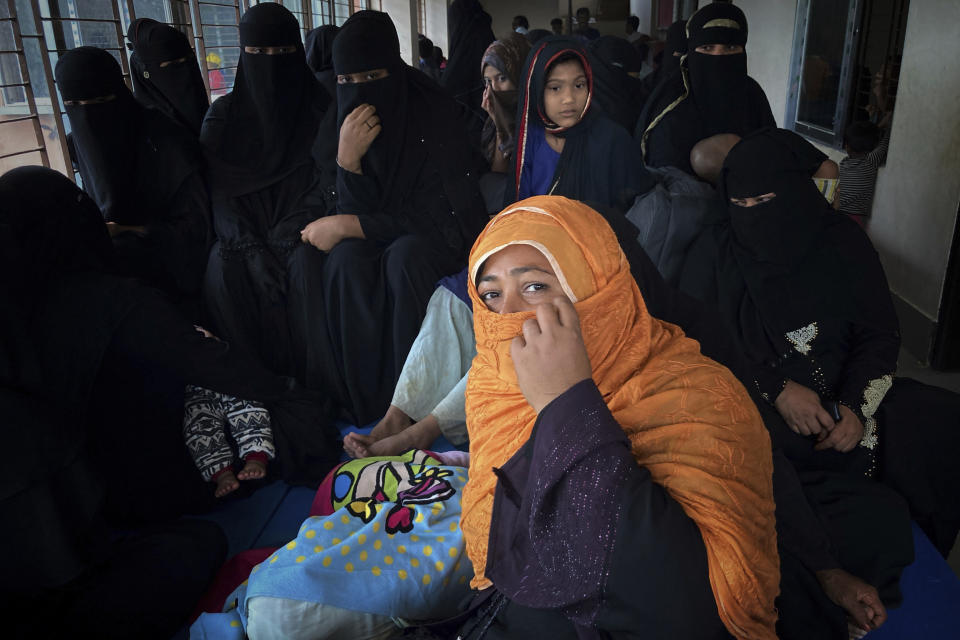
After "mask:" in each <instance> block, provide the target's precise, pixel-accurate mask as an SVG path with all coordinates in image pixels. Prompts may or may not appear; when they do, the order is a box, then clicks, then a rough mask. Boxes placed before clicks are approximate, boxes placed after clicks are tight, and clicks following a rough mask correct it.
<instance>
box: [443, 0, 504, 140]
mask: <svg viewBox="0 0 960 640" xmlns="http://www.w3.org/2000/svg"><path fill="white" fill-rule="evenodd" d="M447 23H448V24H449V28H450V48H449V51H450V55H449V56H448V60H447V67H446V69H444V71H443V75H442V76H441V77H440V84H441V85H443V86H444V87H445V88H446V89H447V91H449V92H450V95H452V96H453V97H454V98H455V99H456V100H458V101H459V102H461V103H462V104H463V105H465V106H466V107H467V108H468V109H469V112H470V114H471V115H472V116H473V118H472V120H471V130H474V129H476V133H477V134H478V135H479V127H480V126H482V125H483V121H484V120H485V115H486V114H484V112H483V111H482V110H481V109H480V101H481V100H482V99H483V78H482V77H481V76H480V74H479V73H478V71H477V70H478V69H480V60H482V59H483V52H484V51H486V50H487V47H488V46H490V43H491V42H493V41H494V40H496V36H494V34H493V29H491V28H490V23H491V18H490V14H489V13H487V12H486V11H484V10H483V5H481V4H480V2H479V0H454V1H453V2H452V3H451V4H450V7H449V8H448V9H447Z"/></svg>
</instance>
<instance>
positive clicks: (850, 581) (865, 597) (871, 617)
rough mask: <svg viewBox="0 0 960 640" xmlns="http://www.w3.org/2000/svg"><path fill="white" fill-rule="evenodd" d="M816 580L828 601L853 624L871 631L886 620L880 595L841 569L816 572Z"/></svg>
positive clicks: (885, 612) (885, 611)
mask: <svg viewBox="0 0 960 640" xmlns="http://www.w3.org/2000/svg"><path fill="white" fill-rule="evenodd" d="M817 580H818V581H819V582H820V586H821V587H823V592H824V593H825V594H826V595H827V597H828V598H830V600H831V601H832V602H833V603H834V604H835V605H837V606H838V607H840V608H842V609H843V610H844V611H846V612H847V615H848V616H850V618H852V619H853V622H854V624H856V625H857V626H858V627H860V628H861V629H863V630H864V631H872V630H873V629H877V628H878V627H880V625H882V624H883V623H884V622H885V621H886V619H887V610H886V609H885V608H884V606H883V603H882V602H881V601H880V594H879V593H877V590H876V589H875V588H874V587H872V586H871V585H869V584H867V583H866V582H864V581H863V580H861V579H860V578H858V577H856V576H854V575H851V574H849V573H847V572H846V571H844V570H843V569H827V570H824V571H817Z"/></svg>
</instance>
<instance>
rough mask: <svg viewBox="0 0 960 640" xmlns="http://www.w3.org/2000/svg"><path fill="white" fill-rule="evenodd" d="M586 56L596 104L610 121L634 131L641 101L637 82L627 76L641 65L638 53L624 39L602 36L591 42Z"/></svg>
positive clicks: (640, 91)
mask: <svg viewBox="0 0 960 640" xmlns="http://www.w3.org/2000/svg"><path fill="white" fill-rule="evenodd" d="M589 56H590V64H591V66H592V67H593V74H594V84H595V86H596V102H597V104H598V105H599V107H600V109H601V110H602V111H603V112H604V113H605V114H607V116H608V117H609V118H610V119H611V120H613V121H614V122H616V123H617V124H619V125H620V126H622V127H623V128H624V129H626V130H627V131H633V129H634V127H635V126H636V125H637V118H639V117H640V112H641V111H642V110H643V98H644V96H643V89H642V84H641V82H640V80H638V79H637V78H634V77H633V76H631V75H630V72H636V71H640V67H641V66H642V65H643V60H641V59H640V55H639V53H638V52H637V50H636V49H635V48H634V47H633V46H632V45H631V44H630V43H629V42H627V41H626V40H624V39H623V38H618V37H616V36H602V37H600V38H597V39H596V40H594V41H593V42H591V43H590V45H589Z"/></svg>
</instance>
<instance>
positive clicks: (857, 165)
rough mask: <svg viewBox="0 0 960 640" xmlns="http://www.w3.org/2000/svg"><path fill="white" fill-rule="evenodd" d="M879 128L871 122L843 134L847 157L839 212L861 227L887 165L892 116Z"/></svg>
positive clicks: (843, 164) (855, 124)
mask: <svg viewBox="0 0 960 640" xmlns="http://www.w3.org/2000/svg"><path fill="white" fill-rule="evenodd" d="M891 114H892V112H889V113H888V114H887V116H886V117H885V118H884V119H883V120H882V121H881V122H880V124H879V125H876V124H873V123H872V122H868V121H858V122H852V123H850V124H849V125H847V128H846V130H844V132H843V148H844V151H846V152H847V157H846V158H844V159H843V160H841V161H840V184H839V187H838V193H837V198H838V200H839V203H840V204H839V209H840V212H841V213H845V214H847V215H848V216H850V217H851V218H853V219H854V220H856V222H857V223H858V224H859V225H860V226H861V227H862V226H863V225H864V220H865V218H866V217H867V216H869V215H870V209H871V207H872V206H873V192H874V189H875V188H876V183H877V170H878V169H879V168H880V167H881V166H882V165H883V164H884V163H885V162H886V161H887V147H888V146H889V145H890V128H889V126H888V125H889V122H890V115H891Z"/></svg>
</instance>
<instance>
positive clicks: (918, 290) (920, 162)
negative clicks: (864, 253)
mask: <svg viewBox="0 0 960 640" xmlns="http://www.w3.org/2000/svg"><path fill="white" fill-rule="evenodd" d="M957 24H960V2H957V0H912V1H911V2H910V12H909V14H908V16H907V34H906V38H905V41H904V43H905V46H904V51H903V63H902V65H901V68H900V83H899V87H898V89H897V104H896V108H895V111H894V114H893V128H892V130H891V137H890V152H889V154H888V157H887V165H886V166H885V167H884V168H882V169H881V170H880V175H879V177H878V180H877V191H876V195H875V197H874V205H873V212H872V214H871V220H870V223H869V227H868V231H869V233H870V237H871V238H872V239H873V242H874V244H875V245H876V246H877V249H878V250H879V251H880V254H881V257H882V258H883V263H884V267H885V269H886V271H887V278H889V280H890V288H891V289H893V290H894V291H895V292H896V293H897V294H898V295H899V296H900V297H901V298H903V299H904V300H906V301H907V302H909V303H910V304H912V305H913V306H914V307H916V308H917V310H919V311H920V312H921V313H923V314H924V315H926V316H927V317H928V318H930V319H931V320H936V319H937V316H938V312H939V304H940V296H941V294H942V291H943V280H944V276H945V273H946V267H947V259H948V258H949V252H950V243H951V240H952V238H953V228H954V225H955V223H956V218H957V205H958V203H960V106H958V105H960V38H958V37H957V28H956V27H957Z"/></svg>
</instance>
